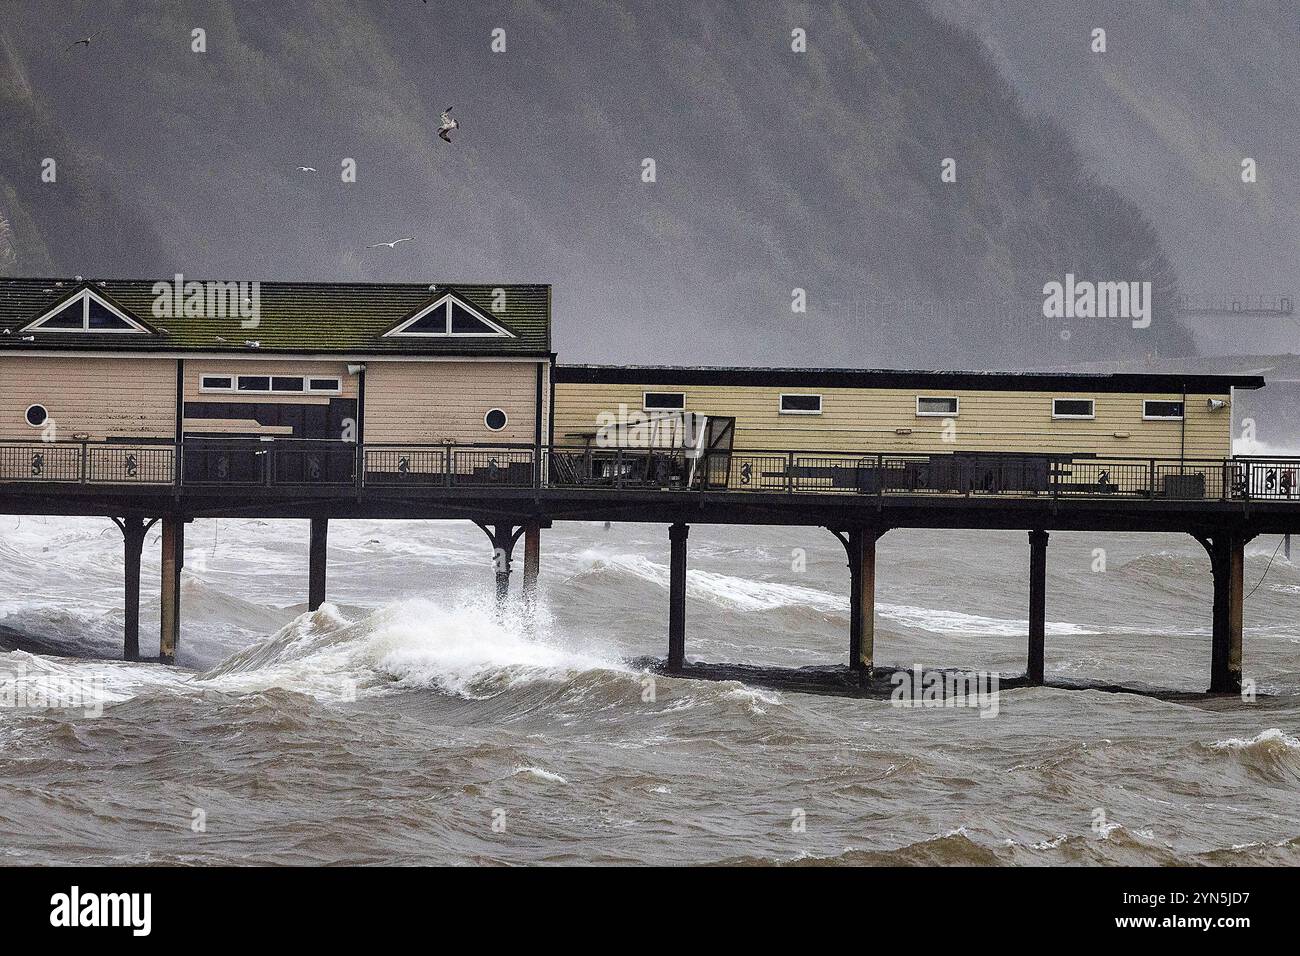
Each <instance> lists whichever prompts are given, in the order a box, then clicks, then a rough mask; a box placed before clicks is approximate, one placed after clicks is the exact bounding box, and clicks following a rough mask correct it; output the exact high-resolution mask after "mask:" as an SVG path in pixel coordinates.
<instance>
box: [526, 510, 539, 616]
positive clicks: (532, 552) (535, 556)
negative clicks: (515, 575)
mask: <svg viewBox="0 0 1300 956" xmlns="http://www.w3.org/2000/svg"><path fill="white" fill-rule="evenodd" d="M541 563H542V526H541V525H540V524H539V523H538V522H536V521H530V522H528V523H527V524H525V525H524V606H525V607H526V608H529V609H532V608H533V606H534V605H535V604H536V603H537V577H538V575H539V574H540V573H541Z"/></svg>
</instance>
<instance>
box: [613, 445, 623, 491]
mask: <svg viewBox="0 0 1300 956" xmlns="http://www.w3.org/2000/svg"><path fill="white" fill-rule="evenodd" d="M614 487H615V488H622V487H623V449H621V448H620V449H618V451H616V452H614Z"/></svg>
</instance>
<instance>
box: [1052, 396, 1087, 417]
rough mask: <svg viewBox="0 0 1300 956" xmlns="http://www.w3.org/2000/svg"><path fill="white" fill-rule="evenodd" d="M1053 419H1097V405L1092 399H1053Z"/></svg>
mask: <svg viewBox="0 0 1300 956" xmlns="http://www.w3.org/2000/svg"><path fill="white" fill-rule="evenodd" d="M1052 417H1053V418H1096V417H1097V403H1096V402H1094V401H1093V400H1092V399H1091V398H1054V399H1052Z"/></svg>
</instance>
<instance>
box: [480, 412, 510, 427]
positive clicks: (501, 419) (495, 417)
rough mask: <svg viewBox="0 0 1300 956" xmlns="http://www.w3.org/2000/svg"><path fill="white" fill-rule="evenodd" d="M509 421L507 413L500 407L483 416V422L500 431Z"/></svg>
mask: <svg viewBox="0 0 1300 956" xmlns="http://www.w3.org/2000/svg"><path fill="white" fill-rule="evenodd" d="M507 421H509V419H508V418H506V413H505V412H503V411H502V410H501V409H499V408H494V409H492V410H491V411H490V412H488V413H487V414H486V415H484V416H483V424H484V425H486V426H487V427H488V428H490V429H492V430H493V431H494V432H499V431H501V429H503V428H505V427H506V422H507Z"/></svg>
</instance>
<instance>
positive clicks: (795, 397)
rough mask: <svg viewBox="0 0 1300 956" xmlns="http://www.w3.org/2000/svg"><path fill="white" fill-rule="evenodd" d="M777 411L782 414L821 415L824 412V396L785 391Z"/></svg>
mask: <svg viewBox="0 0 1300 956" xmlns="http://www.w3.org/2000/svg"><path fill="white" fill-rule="evenodd" d="M777 411H779V412H780V413H781V414H782V415H820V414H821V413H822V397H821V396H820V395H808V394H801V393H787V392H783V393H782V394H781V400H780V404H778V405H777Z"/></svg>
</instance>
